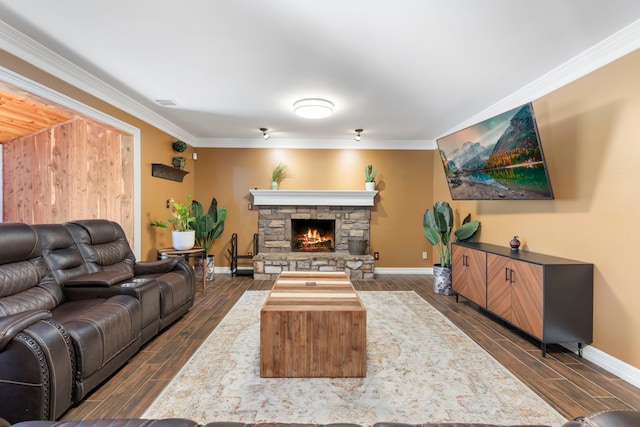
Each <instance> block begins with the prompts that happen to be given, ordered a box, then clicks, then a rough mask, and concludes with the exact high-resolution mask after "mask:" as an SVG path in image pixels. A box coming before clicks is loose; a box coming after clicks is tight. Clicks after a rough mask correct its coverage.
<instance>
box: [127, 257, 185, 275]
mask: <svg viewBox="0 0 640 427" xmlns="http://www.w3.org/2000/svg"><path fill="white" fill-rule="evenodd" d="M183 261H184V258H183V257H172V258H164V259H161V260H158V261H150V262H136V263H135V265H134V266H133V270H134V271H135V274H136V276H138V275H143V274H161V273H168V272H170V271H172V270H173V269H175V268H176V265H178V264H179V263H181V262H183Z"/></svg>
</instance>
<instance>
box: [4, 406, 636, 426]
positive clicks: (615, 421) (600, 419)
mask: <svg viewBox="0 0 640 427" xmlns="http://www.w3.org/2000/svg"><path fill="white" fill-rule="evenodd" d="M15 426H16V427H199V426H201V424H198V423H196V422H194V421H191V420H188V419H184V418H173V419H162V420H144V419H121V420H96V421H88V420H87V421H26V422H22V423H18V424H16V425H15ZM638 426H640V412H639V411H633V410H628V411H626V410H615V411H613V410H612V411H603V412H599V413H596V414H593V415H589V416H586V417H580V418H577V419H576V420H573V421H569V422H567V423H565V424H563V425H562V427H638ZM0 427H2V426H0ZM204 427H361V426H360V425H358V424H339V423H336V424H290V423H255V424H245V423H238V422H225V421H219V422H212V423H208V424H204ZM373 427H551V426H532V425H524V424H520V425H511V426H506V425H505V426H497V425H494V424H482V423H425V424H402V423H376V424H374V425H373Z"/></svg>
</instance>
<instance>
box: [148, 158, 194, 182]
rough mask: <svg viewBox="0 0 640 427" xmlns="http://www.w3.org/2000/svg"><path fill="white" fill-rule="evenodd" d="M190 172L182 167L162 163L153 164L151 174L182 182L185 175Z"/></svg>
mask: <svg viewBox="0 0 640 427" xmlns="http://www.w3.org/2000/svg"><path fill="white" fill-rule="evenodd" d="M188 173H189V172H187V171H184V170H182V169H178V168H174V167H172V166H167V165H163V164H161V163H152V164H151V175H152V176H155V177H158V178H164V179H168V180H171V181H177V182H182V180H183V179H184V176H185V175H186V174H188Z"/></svg>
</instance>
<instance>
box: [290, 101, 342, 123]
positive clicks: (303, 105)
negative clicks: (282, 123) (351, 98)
mask: <svg viewBox="0 0 640 427" xmlns="http://www.w3.org/2000/svg"><path fill="white" fill-rule="evenodd" d="M293 111H294V112H295V113H296V114H297V115H298V116H300V117H304V118H305V119H324V118H325V117H329V116H330V115H331V114H333V102H331V101H327V100H326V99H321V98H305V99H301V100H299V101H296V102H295V103H294V104H293Z"/></svg>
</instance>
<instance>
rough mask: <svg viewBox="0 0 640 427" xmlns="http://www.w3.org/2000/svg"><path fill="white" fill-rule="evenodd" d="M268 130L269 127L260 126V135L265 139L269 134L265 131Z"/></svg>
mask: <svg viewBox="0 0 640 427" xmlns="http://www.w3.org/2000/svg"><path fill="white" fill-rule="evenodd" d="M268 131H269V129H267V128H260V132H262V137H263V138H264V140H265V141H266V140H267V139H269V134H268V133H267V132H268Z"/></svg>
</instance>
